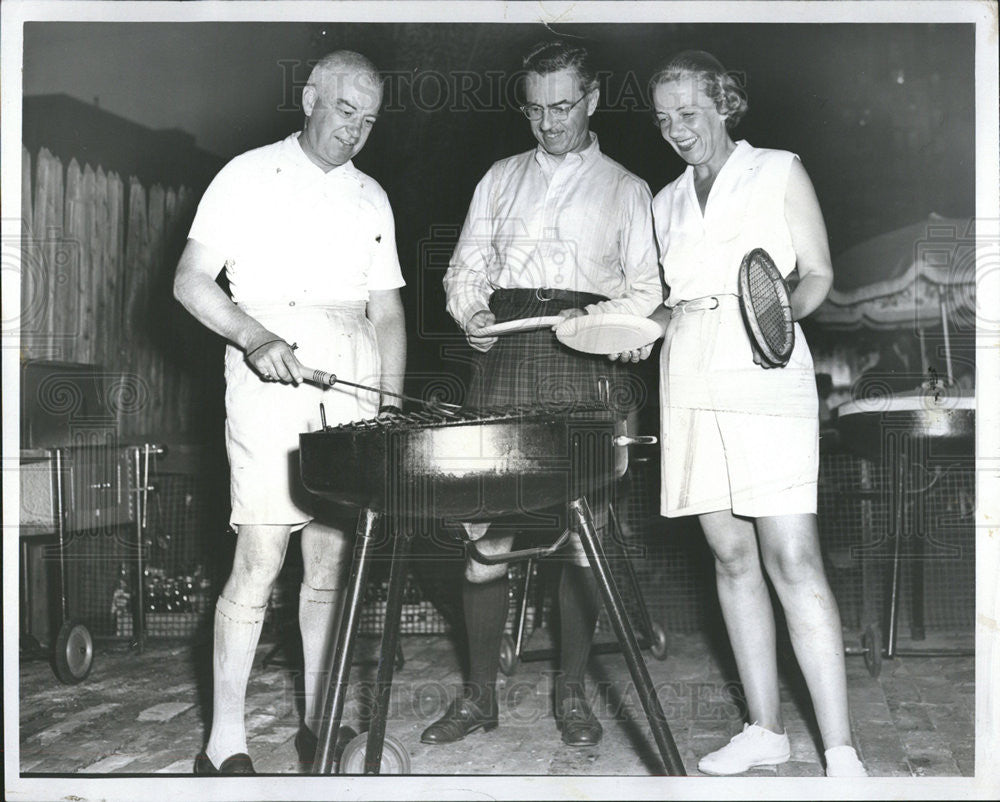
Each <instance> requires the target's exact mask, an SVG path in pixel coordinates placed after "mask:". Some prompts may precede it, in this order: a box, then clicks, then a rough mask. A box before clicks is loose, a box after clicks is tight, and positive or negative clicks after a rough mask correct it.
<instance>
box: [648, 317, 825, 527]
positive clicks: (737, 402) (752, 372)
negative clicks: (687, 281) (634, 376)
mask: <svg viewBox="0 0 1000 802" xmlns="http://www.w3.org/2000/svg"><path fill="white" fill-rule="evenodd" d="M795 337H796V340H795V348H794V350H793V352H792V355H791V358H790V359H789V362H788V364H787V365H786V366H785V367H783V368H769V369H766V370H765V369H764V368H761V367H760V366H759V365H756V364H754V362H753V356H752V352H751V349H750V341H749V339H748V337H747V334H746V329H745V328H744V324H743V319H742V316H741V314H740V311H739V308H738V307H734V306H732V305H729V306H724V307H722V308H719V309H714V310H709V309H706V310H701V311H695V312H683V313H681V312H675V313H674V315H673V316H672V317H671V320H670V325H669V327H668V329H667V336H666V339H665V341H664V344H663V349H662V351H661V356H660V425H661V436H662V439H661V444H662V452H661V453H662V465H661V468H662V470H661V473H662V477H661V496H660V512H661V514H662V515H665V516H668V517H674V516H681V515H699V514H702V513H706V512H715V511H719V510H726V509H731V510H732V511H733V512H734V513H735V514H737V515H745V516H749V517H754V518H756V517H761V516H771V515H790V514H798V513H815V512H816V489H817V477H818V473H819V401H818V397H817V393H816V378H815V374H814V370H813V362H812V356H811V355H810V353H809V346H808V345H807V343H806V341H805V337H804V336H803V334H802V331H801V329H800V328H799V326H798V324H796V326H795Z"/></svg>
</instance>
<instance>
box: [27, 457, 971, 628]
mask: <svg viewBox="0 0 1000 802" xmlns="http://www.w3.org/2000/svg"><path fill="white" fill-rule="evenodd" d="M152 484H153V486H154V488H155V489H154V490H153V491H151V493H150V496H149V504H148V508H147V527H146V529H145V530H144V532H143V549H144V550H143V563H144V565H145V567H146V571H145V576H144V584H145V587H146V593H145V594H144V604H145V605H146V606H145V608H144V611H145V615H146V633H145V634H146V636H147V637H194V636H196V635H203V634H205V633H206V631H207V630H209V629H210V625H211V614H212V608H213V602H214V592H213V584H216V585H217V584H218V583H213V582H210V581H209V573H210V571H209V565H210V564H212V563H213V561H218V559H219V558H218V556H217V553H218V552H219V551H220V539H221V534H218V533H221V531H223V530H222V529H221V528H220V524H219V520H218V519H219V514H220V509H219V507H220V506H224V505H220V504H219V502H218V499H217V497H216V496H215V495H214V494H213V493H211V492H209V491H208V490H206V488H205V487H204V485H203V483H202V482H201V481H200V480H199V479H198V478H197V477H196V476H194V475H188V474H154V479H153V482H152ZM659 484H660V477H659V461H658V460H657V459H655V458H653V459H649V460H633V461H632V463H631V467H630V469H629V472H628V473H627V474H626V477H625V478H624V479H623V481H622V483H621V487H620V488H619V492H618V497H617V501H616V508H617V512H618V518H619V521H620V523H621V528H622V537H621V538H617V537H616V536H615V535H614V534H613V533H611V534H605V536H604V541H603V542H604V550H605V553H606V554H607V556H608V559H609V562H610V565H611V569H612V572H613V574H614V577H615V579H616V581H617V583H618V586H619V589H620V590H621V592H622V596H623V599H624V602H625V607H626V612H627V614H628V615H629V617H630V618H631V620H632V622H633V625H634V626H635V627H636V628H637V630H638V628H639V616H638V604H639V599H638V598H637V597H636V595H635V594H634V593H633V591H632V589H631V584H630V582H629V581H628V572H627V568H626V566H625V564H624V562H623V559H622V553H623V552H624V553H625V554H627V555H628V558H629V560H630V561H631V565H632V567H633V569H634V570H635V573H636V576H637V579H638V585H639V588H640V592H641V595H642V599H643V601H644V602H645V604H646V606H647V609H648V611H649V614H650V616H651V618H652V620H653V621H654V622H656V623H659V624H660V625H661V626H662V627H663V629H664V630H666V631H673V632H694V631H699V630H702V629H705V628H717V627H719V626H721V617H720V614H719V609H718V601H717V597H716V591H715V581H714V570H713V561H712V557H711V553H710V552H709V550H708V547H707V545H706V543H705V539H704V537H703V536H702V534H701V530H700V527H699V526H698V523H697V521H696V520H695V519H692V518H680V519H666V518H662V517H661V516H660V515H659ZM907 489H908V492H907V493H906V494H905V495H906V501H905V504H904V509H903V522H904V539H903V542H902V553H903V562H902V566H903V569H902V582H901V594H900V598H901V604H900V612H899V621H900V625H901V634H903V635H904V636H905V635H906V634H908V631H909V629H908V628H909V627H910V624H911V622H912V621H913V617H914V616H913V599H914V588H915V587H916V588H918V589H919V588H921V587H922V588H923V596H924V598H923V605H922V609H923V614H924V624H925V626H926V627H927V628H952V629H954V628H959V629H962V628H968V629H969V630H971V629H972V627H973V625H974V618H975V527H974V509H975V495H974V494H975V472H974V469H973V467H972V466H971V465H969V464H963V463H952V464H926V465H923V466H920V467H919V468H918V469H917V470H916V471H915V473H914V475H913V476H911V477H910V478H909V479H908V485H907ZM890 490H891V487H890V482H889V477H888V475H887V472H886V470H885V469H884V468H882V467H880V466H877V465H875V464H873V463H871V462H868V461H866V460H863V459H860V458H857V457H854V456H852V455H850V454H847V453H842V452H839V451H836V450H833V449H827V450H826V451H825V452H824V453H823V455H822V458H821V467H820V483H819V507H818V512H819V527H820V540H821V545H822V549H823V558H824V563H825V566H826V571H827V576H828V578H829V580H830V583H831V586H832V588H833V591H834V594H835V596H836V598H837V601H838V604H839V607H840V611H841V617H842V619H843V622H844V625H845V626H847V627H849V628H863V627H864V626H865V625H867V624H868V623H882V624H883V625H884V624H885V616H886V614H887V610H888V592H889V581H890V573H889V572H890V569H891V556H892V542H891V540H890V539H889V532H890V531H891V529H890V524H891V523H893V520H894V507H893V501H892V494H891V492H890ZM222 512H224V510H223V511H222ZM137 537H138V535H137V532H136V526H135V524H134V523H130V524H124V525H119V526H113V527H106V528H100V527H97V528H93V527H92V528H90V529H86V530H81V531H77V532H74V533H71V535H69V536H68V538H67V542H66V549H65V560H66V590H67V602H68V603H67V607H68V612H69V614H70V616H71V617H72V618H76V619H79V620H82V621H83V622H84V623H85V624H87V626H88V627H89V628H90V629H91V631H92V632H93V633H94V635H95V636H98V637H100V636H117V637H132V636H134V634H135V633H134V632H133V617H132V605H133V604H134V599H133V594H134V587H135V584H134V583H135V572H136V570H137V560H136V557H137V549H138V545H137V543H138V541H137ZM609 538H610V539H609ZM921 547H922V551H921ZM295 552H296V548H295V547H294V546H293V547H291V548H290V549H289V557H290V560H292V561H294V559H296V558H295V556H294V555H295ZM390 555H391V552H390V549H389V542H388V539H383V542H382V545H380V546H379V548H378V549H377V551H376V558H375V559H374V561H373V564H372V568H371V573H370V576H369V583H368V586H367V589H366V592H365V605H364V608H363V611H362V616H361V621H360V631H361V632H362V633H363V634H369V635H374V634H379V633H380V632H381V631H382V628H383V626H384V619H385V597H386V593H387V589H388V587H387V581H388V567H389V562H390ZM47 559H52V560H57V559H58V555H57V552H56V551H54V550H52V549H51V548H50V550H49V552H48V556H47ZM463 561H464V556H463V553H462V550H461V548H460V547H459V546H458V545H457V544H456V542H455V541H454V539H453V538H451V537H450V536H446V535H441V536H440V537H439V538H438V537H436V536H435V537H431V538H428V537H424V536H420V537H416V538H414V542H413V553H412V556H411V569H410V573H409V576H408V578H407V585H406V588H405V591H404V606H403V617H402V625H401V631H402V632H404V633H407V634H441V633H446V632H454V631H457V630H458V629H460V628H461V627H462V611H461V585H462V581H461V580H462V573H463ZM543 562H545V561H544V560H543ZM227 570H228V566H227ZM292 570H294V566H293V568H292ZM298 570H301V568H300V567H299V569H298ZM524 570H525V568H524V564H515V565H513V566H511V569H510V576H511V582H510V604H511V607H510V614H509V621H508V628H509V629H511V631H513V628H514V626H515V624H516V622H515V616H516V612H517V609H518V604H519V601H520V593H521V589H522V587H523V581H524ZM546 570H547V569H546ZM921 572H922V579H921ZM553 573H554V572H553V571H548V573H547V574H546V576H545V577H543V578H545V579H547V581H546V582H542V583H535V585H536V587H537V588H547V592H544V593H540V594H532V595H531V596H530V598H529V600H528V608H527V612H526V619H527V621H526V623H527V625H528V629H529V631H530V629H531V628H532V627H533V626H535V621H536V617H540V619H541V620H543V621H549V620H550V617H549V612H550V608H551V606H552V600H553V598H554V597H555V588H556V587H557V582H558V577H557V576H554V575H553ZM286 574H287V571H286ZM298 576H299V579H295V578H294V577H293V578H292V579H288V577H287V576H286V577H285V578H284V579H283V582H285V584H287V585H288V588H287V593H286V595H287V596H289V598H288V599H287V600H286V601H287V603H288V607H289V610H288V612H289V615H290V616H291V618H289V623H293V622H292V618H294V615H293V614H292V610H293V609H294V599H293V598H291V597H292V596H294V594H295V592H296V591H297V588H298V582H299V581H300V576H301V575H300V574H299V575H298ZM539 606H541V607H540V609H536V608H538V607H539ZM598 629H599V632H603V634H602V635H600V636H599V639H610V638H613V635H612V633H611V629H610V625H609V623H608V621H607V618H606V615H605V614H604V613H603V612H602V614H601V617H600V619H599V622H598Z"/></svg>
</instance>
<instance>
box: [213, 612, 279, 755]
mask: <svg viewBox="0 0 1000 802" xmlns="http://www.w3.org/2000/svg"><path fill="white" fill-rule="evenodd" d="M266 611H267V605H264V606H263V607H248V606H246V605H243V604H236V603H235V602H231V601H229V599H226V598H224V597H222V596H220V597H219V600H218V601H217V602H216V604H215V639H214V640H215V645H214V654H213V658H212V668H213V677H212V686H213V703H212V704H213V710H212V735H211V736H210V737H209V739H208V746H206V747H205V753H206V754H207V755H208V759H209V760H211V761H212V764H213V765H214V766H215V767H216V768H218V767H219V766H220V765H221V764H222V761H224V760H225V759H226V758H228V757H229V756H231V755H235V754H239V753H240V752H247V735H246V725H245V723H244V720H243V716H244V707H245V704H246V695H247V680H249V678H250V667H251V666H252V665H253V658H254V654H255V653H256V651H257V642H258V640H260V630H261V627H262V626H263V625H264V613H265V612H266Z"/></svg>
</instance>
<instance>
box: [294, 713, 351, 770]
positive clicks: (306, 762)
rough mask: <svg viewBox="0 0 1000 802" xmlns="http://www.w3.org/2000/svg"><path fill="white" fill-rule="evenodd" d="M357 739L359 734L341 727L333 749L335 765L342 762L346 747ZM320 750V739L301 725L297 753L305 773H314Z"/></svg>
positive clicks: (297, 734) (297, 738)
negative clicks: (341, 758)
mask: <svg viewBox="0 0 1000 802" xmlns="http://www.w3.org/2000/svg"><path fill="white" fill-rule="evenodd" d="M355 737H357V733H356V732H355V731H354V730H353V729H351V728H350V727H341V728H340V729H339V730H338V731H337V743H336V745H335V746H334V747H333V762H334V763H337V762H339V761H340V756H341V755H342V754H343V753H344V747H346V746H347V744H348V743H349V742H350V741H351V740H352V739H353V738H355ZM318 748H319V737H318V736H317V735H316V734H315V733H314V732H313V731H312V730H311V729H309V728H308V727H307V726H306V725H305V724H300V725H299V731H298V732H297V733H295V751H296V753H298V756H299V763H300V764H301V766H302V769H303V771H305V772H307V773H309V772H312V770H313V763H314V762H315V760H316V750H317V749H318Z"/></svg>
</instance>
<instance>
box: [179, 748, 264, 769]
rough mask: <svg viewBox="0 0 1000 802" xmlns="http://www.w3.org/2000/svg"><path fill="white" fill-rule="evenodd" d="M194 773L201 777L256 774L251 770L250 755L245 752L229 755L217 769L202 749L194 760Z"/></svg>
mask: <svg viewBox="0 0 1000 802" xmlns="http://www.w3.org/2000/svg"><path fill="white" fill-rule="evenodd" d="M194 773H195V774H199V775H202V776H212V775H222V774H256V773H257V772H256V771H254V770H253V763H252V762H251V761H250V755H248V754H247V753H246V752H238V753H236V754H235V755H230V756H229V757H227V758H226V759H225V760H223V761H222V765H221V766H219V768H215V766H214V765H213V764H212V761H211V760H209V759H208V755H207V754H205V750H204V749H203V750H202V751H201V752H199V753H198V757H196V758H195V759H194Z"/></svg>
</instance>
